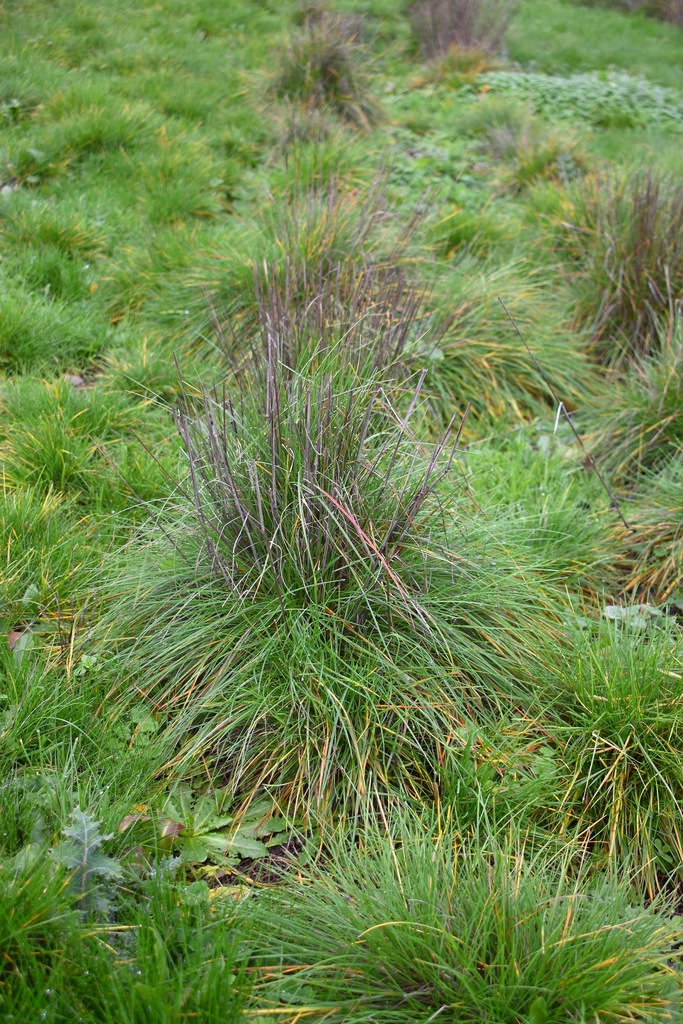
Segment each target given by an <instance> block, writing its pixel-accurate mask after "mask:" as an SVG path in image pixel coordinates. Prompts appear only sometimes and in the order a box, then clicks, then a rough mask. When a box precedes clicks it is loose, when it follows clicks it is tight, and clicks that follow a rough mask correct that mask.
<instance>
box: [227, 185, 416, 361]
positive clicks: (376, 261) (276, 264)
mask: <svg viewBox="0 0 683 1024" xmlns="http://www.w3.org/2000/svg"><path fill="white" fill-rule="evenodd" d="M265 219H266V229H265V231H264V235H265V238H263V237H262V239H261V247H262V251H263V256H262V258H261V259H259V260H238V261H232V260H231V261H230V263H231V264H232V265H230V264H226V267H225V275H224V280H223V282H222V283H221V285H220V286H219V288H218V289H216V291H215V294H214V295H212V296H211V299H212V301H213V305H214V313H213V316H212V319H213V326H214V329H215V331H216V333H217V335H218V338H219V340H220V341H221V344H223V337H224V336H225V337H235V338H239V337H242V338H243V339H244V343H245V344H246V339H247V338H248V337H249V336H250V334H251V333H253V332H254V331H258V324H259V321H260V320H261V318H262V310H263V306H262V304H261V303H260V301H259V295H260V293H261V292H264V291H268V290H269V289H271V288H273V287H275V288H276V289H277V290H279V291H280V292H281V293H282V296H283V297H282V300H280V301H282V302H284V305H285V307H286V309H287V315H288V317H289V318H290V319H291V318H292V317H295V318H296V317H298V316H300V315H301V314H302V313H303V312H304V311H306V316H307V317H308V316H309V312H310V314H311V315H313V316H319V315H321V314H318V313H316V310H320V309H321V304H322V307H324V310H325V313H324V315H325V316H326V317H328V316H332V320H333V322H334V323H339V322H340V318H341V321H343V322H345V323H346V324H347V326H348V327H349V328H351V327H352V325H353V323H354V321H353V317H354V316H356V315H357V316H358V318H359V319H361V318H362V317H363V315H364V313H365V312H366V311H367V309H368V306H369V304H372V303H373V302H375V301H377V302H379V305H380V306H383V305H386V301H387V300H386V298H385V299H380V298H379V292H378V291H377V289H378V288H379V289H380V291H381V290H382V287H387V285H388V282H389V281H390V280H391V281H393V282H395V283H396V282H398V281H399V280H402V281H403V282H404V283H403V286H402V287H403V288H404V289H406V290H408V291H409V290H410V286H409V284H408V278H407V275H408V270H409V268H410V264H411V263H412V262H413V258H412V255H411V248H412V246H413V243H414V240H415V236H416V234H417V232H418V230H419V228H420V225H421V222H422V214H421V213H420V211H415V212H414V213H413V215H412V216H411V217H410V218H409V220H408V222H407V223H399V222H398V220H397V218H396V217H395V216H394V215H393V213H392V212H391V209H390V204H389V200H388V198H387V195H386V191H385V188H384V186H383V184H382V181H381V178H380V177H379V176H378V177H377V178H376V179H375V180H374V181H373V182H372V183H371V184H370V186H369V187H365V188H358V187H354V186H352V185H350V184H349V183H348V182H341V181H338V180H336V179H334V178H333V179H331V180H329V181H326V182H323V183H320V182H319V181H315V182H313V183H312V184H311V185H309V186H308V187H306V188H303V189H302V188H299V187H298V186H297V185H296V184H293V185H291V186H290V187H288V188H287V190H286V192H285V195H284V196H283V197H282V199H281V200H280V201H274V202H273V203H272V204H271V205H270V206H269V207H268V209H267V210H266V217H265ZM371 281H372V282H374V284H373V285H371V284H370V282H371ZM387 290H388V291H390V290H391V289H390V288H388V289H387ZM372 296H374V298H373V297H372ZM361 297H362V299H361ZM392 301H393V300H392ZM342 310H345V311H344V312H342ZM406 320H407V322H411V321H412V315H409V316H408V317H407V318H406Z"/></svg>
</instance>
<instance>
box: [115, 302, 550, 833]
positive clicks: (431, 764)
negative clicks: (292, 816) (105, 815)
mask: <svg viewBox="0 0 683 1024" xmlns="http://www.w3.org/2000/svg"><path fill="white" fill-rule="evenodd" d="M270 298H273V299H277V293H276V294H274V295H272V296H270V297H269V296H266V295H264V296H263V297H262V305H263V307H264V308H263V310H262V316H261V322H262V333H261V337H260V338H259V339H258V345H260V346H261V351H260V354H259V353H257V352H256V351H255V352H254V361H253V366H252V369H249V367H245V368H244V369H243V371H242V372H241V374H240V380H241V391H239V392H238V391H237V390H236V389H233V392H234V393H233V394H232V395H230V396H228V395H226V396H224V397H223V396H221V395H219V394H217V393H206V392H205V393H204V394H203V395H202V396H201V397H200V399H199V400H197V401H195V402H191V401H190V400H189V398H188V399H187V401H186V403H185V405H184V406H183V408H182V409H181V411H180V412H179V413H178V427H179V431H180V434H181V438H182V441H183V445H184V449H185V455H186V459H187V474H186V480H185V483H184V491H183V493H182V494H179V495H178V497H177V501H176V504H175V509H174V514H173V516H172V517H171V516H167V517H165V518H163V519H160V520H159V525H158V526H157V527H156V528H154V527H150V528H151V529H152V533H153V536H152V540H151V544H150V547H149V548H148V549H147V551H144V550H143V551H141V552H140V572H141V575H140V576H139V577H136V578H135V579H131V580H130V587H127V586H124V590H126V593H127V596H126V598H125V599H121V598H119V599H118V607H117V609H116V611H115V615H116V621H117V623H118V625H116V626H115V627H114V628H117V629H123V630H125V633H126V635H127V636H133V637H135V638H136V639H135V640H134V641H133V642H132V644H131V645H130V647H129V649H128V652H127V655H126V660H125V665H126V666H127V667H126V669H125V672H126V675H127V676H128V675H129V674H130V673H131V672H133V673H134V674H135V676H136V678H139V680H140V683H139V686H140V689H136V691H135V698H136V699H138V700H139V699H140V695H141V692H142V694H143V695H144V698H145V699H146V701H147V702H148V703H149V705H150V706H151V707H153V708H154V709H155V712H158V713H160V714H162V715H164V716H166V717H167V720H168V723H169V731H168V738H169V741H170V742H171V743H172V744H173V746H174V749H175V750H176V752H177V755H176V759H177V762H178V763H179V764H182V765H183V766H184V767H185V768H186V767H187V765H188V764H189V763H190V762H192V761H193V760H194V759H195V758H196V757H197V756H199V755H200V754H201V755H203V756H205V757H206V758H207V759H208V760H210V761H211V762H212V763H214V764H215V765H216V767H217V770H220V771H221V772H222V774H223V776H224V777H225V778H226V779H228V780H229V781H230V785H231V786H233V787H234V788H235V789H236V790H239V791H241V792H242V793H246V794H248V793H250V792H252V791H255V790H256V789H257V788H258V787H259V786H264V785H267V786H270V787H274V789H275V790H276V791H277V794H278V798H279V799H280V800H281V801H282V802H284V803H286V804H291V805H298V806H303V807H305V808H310V807H311V806H315V807H316V808H317V809H318V810H321V809H325V808H326V807H329V806H330V804H332V805H334V806H335V807H339V806H340V802H341V801H342V800H344V799H346V800H347V801H349V803H348V806H347V810H348V812H349V813H355V812H356V810H357V809H358V807H359V804H362V805H365V804H366V803H367V802H368V801H373V800H374V799H375V797H376V795H377V794H378V793H386V792H387V791H392V792H395V791H398V790H400V791H403V792H404V793H406V792H411V793H417V792H424V791H425V788H426V789H427V790H428V791H430V792H431V791H432V790H433V788H434V786H436V787H438V786H439V774H440V764H441V762H442V760H443V759H444V758H449V757H451V756H455V754H457V752H458V751H459V750H460V748H461V747H462V745H463V743H464V741H463V740H462V739H461V738H460V733H459V732H458V730H459V729H460V727H461V725H462V723H463V722H464V721H466V720H468V719H469V718H470V717H471V716H482V717H486V716H487V715H488V714H490V713H492V709H493V708H494V707H496V706H497V705H498V702H499V701H500V700H501V699H505V698H504V697H501V695H502V694H504V693H506V692H507V691H508V690H509V689H510V687H513V688H514V687H515V686H516V685H517V683H515V682H514V681H513V680H515V679H516V680H518V681H519V680H521V679H522V678H526V674H527V672H528V670H529V666H530V664H531V663H532V662H533V660H534V658H535V655H534V653H533V644H532V645H531V646H530V644H529V643H528V640H527V637H528V636H530V635H531V634H533V635H534V636H536V635H538V634H539V633H540V634H543V635H545V634H546V633H547V631H548V630H550V631H552V629H553V626H552V610H551V608H550V606H549V605H548V603H547V601H546V599H545V597H544V596H543V594H542V592H541V594H539V592H538V591H533V590H532V589H531V588H530V587H528V584H527V583H526V582H525V579H524V574H523V573H520V572H519V571H518V570H517V568H516V567H514V566H513V565H512V564H511V562H510V560H509V559H508V558H507V557H506V555H505V553H504V552H502V551H500V552H496V553H494V551H493V547H494V545H492V542H491V541H490V538H489V537H488V534H487V530H486V527H485V526H484V527H483V528H478V527H477V525H476V523H473V522H468V519H467V516H466V515H465V516H463V513H462V512H459V511H458V508H457V503H456V499H454V498H453V497H452V496H451V497H448V496H447V492H444V490H443V487H442V482H443V480H444V477H445V475H446V474H447V473H448V471H449V468H450V465H451V461H452V459H453V457H454V450H455V444H456V441H457V433H454V431H455V427H456V424H454V423H453V424H451V427H450V429H449V430H447V431H446V432H445V434H444V436H443V437H442V439H441V440H440V441H438V442H437V443H435V444H431V445H426V444H424V443H421V442H420V438H419V436H417V435H416V434H415V431H414V428H413V421H414V419H417V418H419V417H418V412H419V405H420V402H421V394H420V391H421V380H420V381H418V382H417V384H414V386H413V388H412V391H410V390H408V392H407V394H406V393H403V394H402V390H403V389H402V388H401V387H400V386H399V384H398V383H397V381H396V378H395V377H392V374H391V372H390V367H389V366H387V364H386V359H385V358H384V357H382V359H380V360H379V362H378V359H377V355H376V353H378V352H380V351H381V349H382V344H383V341H382V330H381V329H380V326H379V325H378V326H377V328H376V330H375V331H374V333H372V334H368V335H366V336H363V335H362V333H360V334H357V335H356V336H355V338H354V337H353V335H352V336H351V338H349V334H348V332H347V333H346V334H345V335H342V337H340V338H338V340H337V344H336V346H334V345H333V344H332V342H331V341H330V342H329V343H325V342H323V343H321V341H320V338H319V336H318V335H317V334H316V333H315V332H313V333H312V335H311V334H309V338H308V345H305V344H304V341H303V339H302V338H300V337H298V336H297V335H296V333H294V334H288V333H287V331H286V330H285V329H284V328H283V324H282V320H281V318H280V312H279V310H278V308H277V306H276V308H274V309H271V308H270V306H269V305H268V303H269V301H270ZM404 315H405V316H408V311H407V310H404ZM383 330H384V331H385V332H386V337H387V338H388V339H389V344H387V346H386V348H385V351H386V352H387V353H389V352H391V351H392V349H393V347H394V345H395V335H394V331H395V325H393V324H392V323H391V321H390V320H388V319H385V326H384V328H383ZM404 330H405V326H401V327H400V331H404ZM363 337H364V338H365V341H364V344H365V345H367V346H368V347H369V349H370V351H369V352H368V353H367V354H365V355H364V356H361V355H359V353H358V350H357V347H354V346H356V343H357V341H360V339H362V338H363ZM256 344H257V342H256V341H255V345H254V347H255V348H256ZM345 346H346V347H345ZM378 366H379V368H378ZM463 500H464V501H465V502H466V503H467V499H466V497H464V498H463ZM456 524H457V525H456ZM456 538H457V539H456ZM502 579H504V580H505V584H504V587H505V593H506V598H507V600H506V601H505V602H502V603H501V601H500V593H501V585H502V584H501V582H500V581H501V580H502ZM118 589H119V591H120V587H118ZM522 623H524V626H522ZM528 630H530V631H531V633H528ZM449 751H450V753H449Z"/></svg>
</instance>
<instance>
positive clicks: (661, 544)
mask: <svg viewBox="0 0 683 1024" xmlns="http://www.w3.org/2000/svg"><path fill="white" fill-rule="evenodd" d="M629 523H630V525H631V526H632V528H633V531H634V535H633V536H627V537H625V538H624V545H625V546H626V547H628V549H629V550H630V551H631V552H632V556H631V569H630V578H629V581H628V584H627V588H626V589H627V590H628V591H631V592H632V593H634V594H637V595H642V596H643V598H644V599H645V600H652V599H654V600H655V601H657V602H662V601H669V600H671V599H673V600H674V601H680V600H681V596H682V595H683V465H682V464H681V459H680V456H675V457H674V458H672V459H671V460H670V461H668V462H667V463H666V464H665V465H664V466H662V468H661V469H659V470H658V471H657V472H656V473H654V474H646V475H645V477H644V479H643V481H642V485H641V487H640V488H639V493H637V494H636V497H635V501H634V507H633V509H632V511H630V512H629ZM676 607H678V606H677V605H676Z"/></svg>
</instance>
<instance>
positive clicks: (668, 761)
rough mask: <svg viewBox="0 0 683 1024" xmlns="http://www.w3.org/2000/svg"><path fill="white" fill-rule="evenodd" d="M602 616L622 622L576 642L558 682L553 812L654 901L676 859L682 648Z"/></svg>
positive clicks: (660, 632)
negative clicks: (558, 766) (557, 796)
mask: <svg viewBox="0 0 683 1024" xmlns="http://www.w3.org/2000/svg"><path fill="white" fill-rule="evenodd" d="M608 610H609V611H610V614H612V615H616V613H617V612H620V611H623V612H624V614H623V615H622V616H621V619H620V620H618V622H617V624H616V625H610V624H603V625H600V627H599V628H597V629H596V631H595V633H594V634H592V633H591V631H590V630H588V629H586V630H585V632H582V633H581V634H580V635H579V636H577V638H576V641H575V647H574V651H573V653H572V655H571V657H569V658H567V660H566V662H565V664H564V666H563V668H562V670H561V672H560V677H559V679H558V680H557V683H558V684H559V686H560V688H561V689H560V693H561V696H559V698H558V705H557V708H558V714H559V717H560V720H561V723H558V725H557V726H556V727H555V729H554V732H555V734H556V737H557V739H558V740H559V741H560V742H561V747H560V749H559V751H558V753H557V759H558V762H559V764H561V772H562V773H563V774H564V780H566V781H563V782H562V783H561V782H560V778H559V777H558V778H557V782H558V789H559V788H560V786H562V787H563V795H562V798H561V800H560V806H559V813H560V815H561V817H562V818H563V820H564V823H565V827H566V828H568V829H569V830H570V831H571V830H574V829H575V830H577V831H578V832H580V833H581V834H582V835H584V836H585V837H586V838H587V839H589V840H590V841H591V842H592V843H595V844H597V845H598V846H599V848H600V849H601V850H602V851H603V854H604V856H605V858H609V859H611V860H612V862H613V863H614V864H615V865H617V864H621V865H623V866H624V867H625V868H626V869H627V870H628V871H630V872H632V873H633V875H634V876H635V877H636V878H637V879H638V881H639V883H640V884H642V885H644V886H645V887H646V888H647V889H648V890H649V891H650V892H653V891H655V890H656V889H658V888H659V887H660V886H661V885H662V884H666V883H667V881H668V879H669V877H670V876H671V875H672V874H675V875H676V878H678V873H679V872H680V864H681V861H682V860H683V848H682V845H681V835H680V829H679V821H680V808H681V800H682V799H683V772H681V765H680V757H679V754H678V751H679V749H680V744H681V736H680V728H681V718H680V713H679V706H680V701H681V696H682V684H681V646H680V641H679V639H678V636H677V630H676V628H675V627H673V626H672V625H671V624H670V623H667V622H666V620H665V619H663V618H662V617H661V616H656V615H655V616H654V617H653V619H652V621H653V622H654V625H653V626H651V627H649V628H648V630H647V632H645V631H644V627H643V625H642V624H641V622H640V621H639V620H638V618H637V617H633V616H632V617H631V618H629V615H628V614H627V613H628V608H625V609H621V608H619V607H618V606H617V609H616V611H613V610H611V609H608ZM622 621H623V624H621V622H622ZM660 622H661V625H658V623H660ZM564 787H566V788H564Z"/></svg>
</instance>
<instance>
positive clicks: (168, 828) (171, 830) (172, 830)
mask: <svg viewBox="0 0 683 1024" xmlns="http://www.w3.org/2000/svg"><path fill="white" fill-rule="evenodd" d="M184 828H185V826H184V825H181V824H180V822H179V821H171V819H170V818H166V821H165V822H164V824H163V825H162V827H161V836H162V839H163V838H165V837H166V836H179V835H180V833H181V832H182V831H183V830H184Z"/></svg>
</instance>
